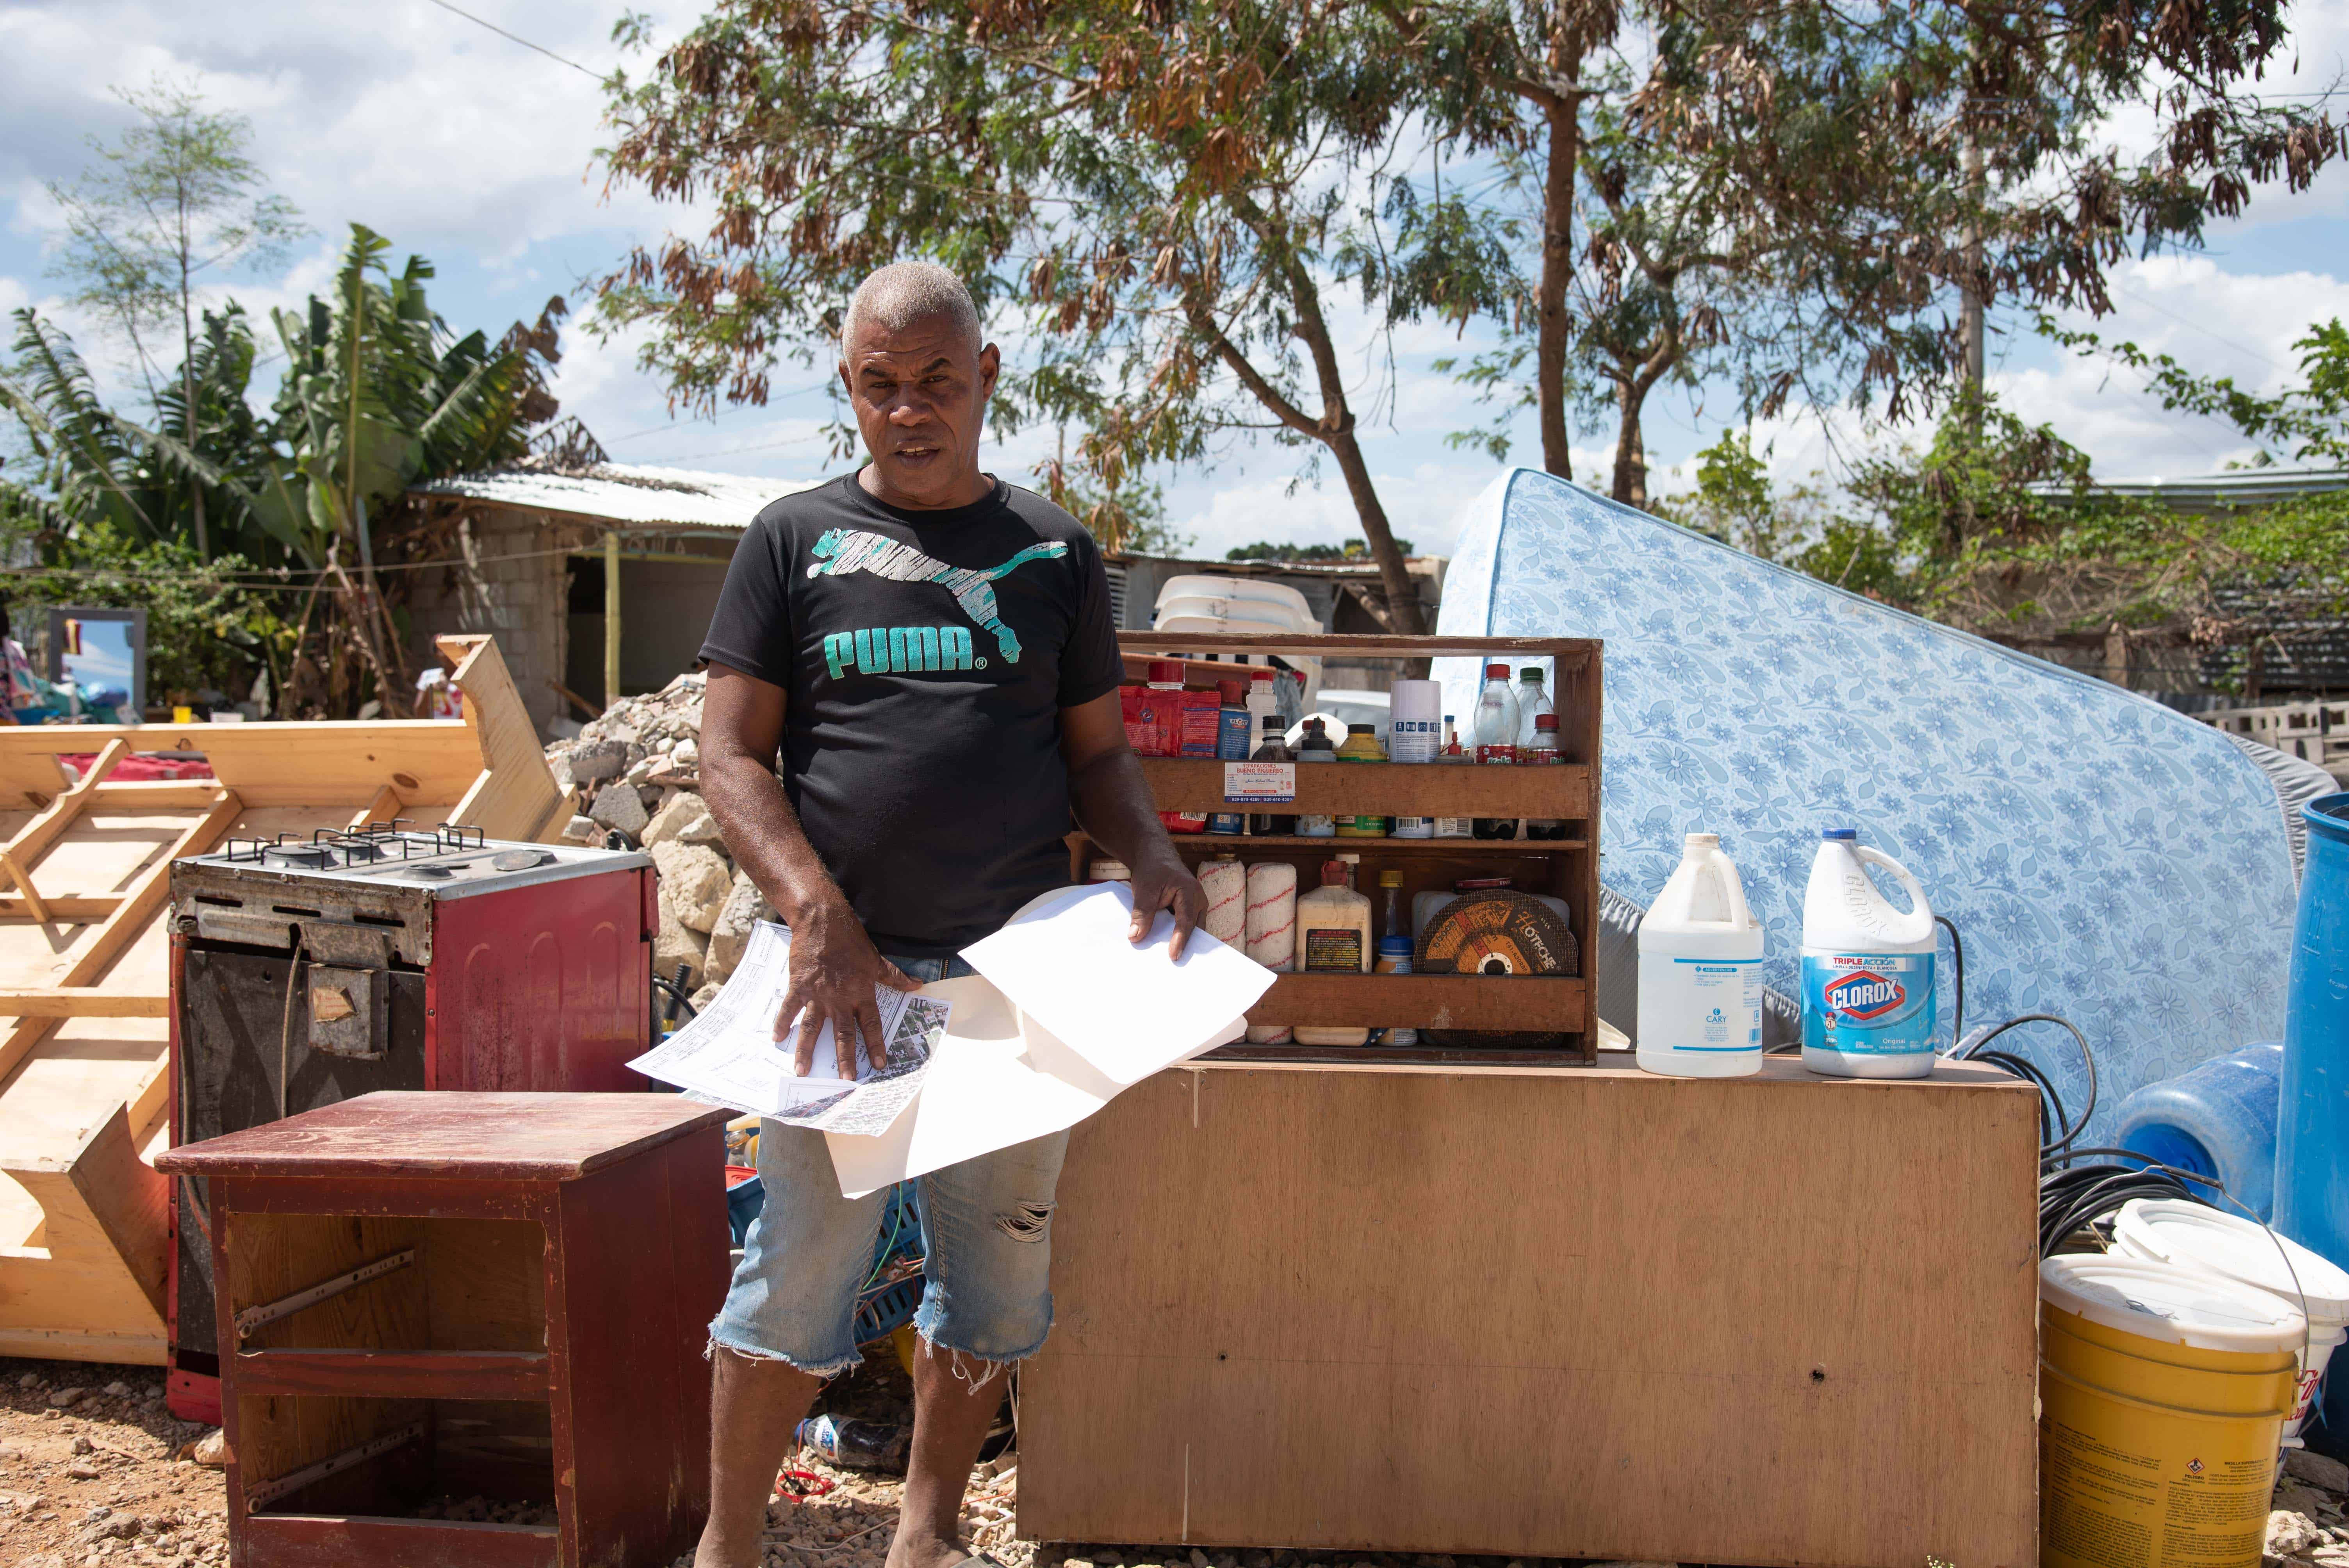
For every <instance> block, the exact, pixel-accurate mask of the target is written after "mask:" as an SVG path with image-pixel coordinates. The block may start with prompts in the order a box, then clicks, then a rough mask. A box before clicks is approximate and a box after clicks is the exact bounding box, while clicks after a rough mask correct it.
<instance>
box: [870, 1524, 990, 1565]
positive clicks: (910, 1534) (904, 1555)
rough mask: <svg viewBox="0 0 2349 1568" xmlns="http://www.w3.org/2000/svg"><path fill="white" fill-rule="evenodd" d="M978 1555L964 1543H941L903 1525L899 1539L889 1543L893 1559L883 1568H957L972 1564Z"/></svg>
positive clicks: (953, 1541) (927, 1534) (935, 1538)
mask: <svg viewBox="0 0 2349 1568" xmlns="http://www.w3.org/2000/svg"><path fill="white" fill-rule="evenodd" d="M977 1555H978V1553H975V1552H974V1551H972V1550H971V1548H969V1547H968V1546H966V1545H965V1544H963V1543H962V1542H960V1541H955V1540H947V1541H941V1540H939V1539H938V1538H937V1537H936V1536H935V1535H932V1534H929V1533H928V1532H916V1531H914V1530H911V1529H909V1528H907V1527H906V1526H905V1525H904V1524H900V1525H899V1526H898V1529H897V1534H896V1538H895V1540H893V1541H891V1542H889V1558H888V1561H887V1562H886V1563H884V1564H883V1565H882V1568H954V1565H955V1564H956V1563H968V1562H970V1561H971V1560H972V1559H973V1558H974V1557H976V1556H977Z"/></svg>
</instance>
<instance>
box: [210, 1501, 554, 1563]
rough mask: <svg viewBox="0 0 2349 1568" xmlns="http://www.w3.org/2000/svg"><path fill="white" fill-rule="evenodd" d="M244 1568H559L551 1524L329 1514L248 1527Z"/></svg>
mask: <svg viewBox="0 0 2349 1568" xmlns="http://www.w3.org/2000/svg"><path fill="white" fill-rule="evenodd" d="M242 1539H243V1543H244V1553H243V1556H242V1557H240V1558H239V1559H238V1561H239V1562H240V1563H242V1564H243V1568H555V1564H556V1563H557V1562H558V1561H559V1558H558V1555H557V1536H556V1532H555V1528H554V1526H553V1525H551V1524H488V1523H477V1522H471V1521H457V1520H446V1519H387V1518H380V1517H368V1516H365V1515H357V1516H355V1515H350V1514H328V1513H257V1514H254V1515H253V1516H251V1517H250V1518H248V1519H246V1520H245V1521H244V1522H243V1536H242Z"/></svg>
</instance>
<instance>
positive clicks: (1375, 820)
mask: <svg viewBox="0 0 2349 1568" xmlns="http://www.w3.org/2000/svg"><path fill="white" fill-rule="evenodd" d="M1386 759H1387V753H1386V748H1384V747H1382V746H1381V745H1380V744H1379V727H1378V726H1377V725H1375V724H1350V725H1348V726H1347V727H1346V744H1344V745H1343V746H1340V748H1338V760H1339V761H1340V762H1384V761H1385V760H1386ZM1337 833H1338V837H1340V838H1341V839H1383V838H1385V837H1386V836H1387V820H1386V819H1385V818H1384V817H1372V816H1368V815H1357V816H1344V817H1340V818H1339V819H1338V821H1337Z"/></svg>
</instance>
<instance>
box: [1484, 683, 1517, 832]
mask: <svg viewBox="0 0 2349 1568" xmlns="http://www.w3.org/2000/svg"><path fill="white" fill-rule="evenodd" d="M1516 759H1517V699H1516V697H1515V696H1512V695H1510V692H1509V666H1508V665H1505V664H1490V665H1485V689H1484V691H1483V692H1481V693H1480V694H1478V696H1477V698H1476V760H1477V761H1478V762H1481V763H1487V764H1490V763H1511V762H1515V761H1516ZM1475 834H1476V837H1478V838H1480V839H1514V838H1516V836H1517V820H1516V818H1515V817H1479V818H1477V819H1476V824H1475Z"/></svg>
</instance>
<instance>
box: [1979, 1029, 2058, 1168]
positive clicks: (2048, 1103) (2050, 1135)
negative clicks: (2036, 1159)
mask: <svg viewBox="0 0 2349 1568" xmlns="http://www.w3.org/2000/svg"><path fill="white" fill-rule="evenodd" d="M1966 1059H1967V1060H1968V1061H1976V1062H1990V1063H1992V1064H1993V1065H1994V1066H1997V1067H2002V1068H2005V1069H2006V1070H2007V1071H2008V1072H2011V1073H2013V1075H2014V1076H2015V1077H2017V1078H2029V1079H2030V1080H2031V1081H2032V1082H2033V1083H2034V1084H2036V1085H2038V1086H2039V1153H2040V1157H2041V1158H2042V1159H2044V1158H2046V1156H2047V1153H2048V1151H2049V1150H2052V1149H2054V1146H2055V1140H2056V1137H2057V1135H2058V1134H2060V1133H2061V1132H2062V1131H2063V1130H2064V1128H2065V1127H2066V1126H2067V1125H2069V1124H2068V1123H2067V1122H2066V1121H2065V1119H2064V1097H2063V1096H2061V1095H2059V1094H2057V1093H2056V1092H2055V1086H2054V1083H2053V1082H2051V1081H2050V1080H2049V1079H2048V1077H2047V1075H2046V1074H2045V1073H2043V1072H2041V1071H2040V1070H2039V1069H2038V1068H2036V1067H2034V1066H2033V1065H2032V1064H2031V1062H2030V1060H2029V1059H2028V1058H2026V1057H2018V1056H2016V1055H2015V1054H2014V1053H2013V1052H2012V1051H1977V1052H1975V1053H1974V1054H1973V1055H1971V1056H1970V1057H1967V1058H1966ZM2051 1112H2052V1113H2053V1114H2052V1116H2051V1114H2050V1113H2051Z"/></svg>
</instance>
